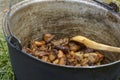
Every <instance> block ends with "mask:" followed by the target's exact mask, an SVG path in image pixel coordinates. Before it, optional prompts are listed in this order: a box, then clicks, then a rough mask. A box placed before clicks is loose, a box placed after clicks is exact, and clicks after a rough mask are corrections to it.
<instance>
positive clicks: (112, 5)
mask: <svg viewBox="0 0 120 80" xmlns="http://www.w3.org/2000/svg"><path fill="white" fill-rule="evenodd" d="M93 1H94V2H96V3H98V4H99V5H101V6H103V7H104V8H106V9H108V10H110V11H113V12H116V13H118V12H119V7H118V6H117V5H116V4H115V3H113V2H111V3H110V4H107V3H104V2H100V1H98V0H93Z"/></svg>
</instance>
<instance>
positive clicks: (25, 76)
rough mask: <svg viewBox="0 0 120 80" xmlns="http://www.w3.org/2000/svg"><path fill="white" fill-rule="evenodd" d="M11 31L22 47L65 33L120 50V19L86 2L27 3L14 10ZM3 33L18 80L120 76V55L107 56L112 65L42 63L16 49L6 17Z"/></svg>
mask: <svg viewBox="0 0 120 80" xmlns="http://www.w3.org/2000/svg"><path fill="white" fill-rule="evenodd" d="M10 16H11V18H10V23H11V30H12V32H13V34H14V35H15V36H16V37H17V38H18V39H19V40H20V41H21V44H22V46H25V44H26V42H28V41H29V40H31V39H35V38H38V37H39V36H40V37H41V36H42V34H43V33H49V32H63V33H65V34H66V35H59V36H60V37H65V36H67V35H70V36H74V35H78V34H80V35H84V36H86V37H89V38H90V39H93V40H95V41H98V42H101V43H104V44H109V45H112V46H118V47H120V37H119V35H120V17H119V16H118V14H117V13H114V12H112V11H110V10H108V9H106V8H104V7H102V6H100V5H97V4H96V3H94V2H91V1H85V0H24V1H22V2H20V3H18V4H16V5H14V6H13V7H12V12H11V15H10ZM3 31H4V33H5V37H6V40H7V43H8V47H9V54H10V60H11V64H12V67H13V70H14V74H15V76H16V78H17V80H73V79H74V80H116V79H117V78H118V76H119V75H120V60H119V59H120V55H119V54H117V53H116V54H113V53H109V54H104V55H105V56H106V57H107V58H109V60H110V61H109V62H110V63H106V64H103V65H100V66H90V67H72V66H59V65H54V64H50V63H46V62H43V61H41V60H39V59H37V58H35V57H33V56H31V55H29V54H27V53H25V52H23V51H22V50H19V49H17V48H16V47H15V46H14V45H13V44H12V43H11V40H10V38H9V36H10V35H9V31H8V28H7V14H6V15H5V17H4V19H3Z"/></svg>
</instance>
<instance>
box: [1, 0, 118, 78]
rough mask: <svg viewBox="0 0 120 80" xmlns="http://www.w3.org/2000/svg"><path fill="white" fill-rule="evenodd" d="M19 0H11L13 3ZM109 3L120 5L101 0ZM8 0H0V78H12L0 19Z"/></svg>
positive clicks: (114, 0)
mask: <svg viewBox="0 0 120 80" xmlns="http://www.w3.org/2000/svg"><path fill="white" fill-rule="evenodd" d="M18 1H21V0H13V2H14V3H16V2H18ZM101 1H106V2H107V3H109V2H110V1H113V2H116V3H117V4H118V5H119V6H120V0H101ZM8 4H9V0H0V80H14V75H13V72H12V68H11V64H10V60H9V54H8V50H7V49H8V48H7V44H6V41H5V38H4V35H3V32H2V19H3V15H4V13H5V12H6V10H7V9H8Z"/></svg>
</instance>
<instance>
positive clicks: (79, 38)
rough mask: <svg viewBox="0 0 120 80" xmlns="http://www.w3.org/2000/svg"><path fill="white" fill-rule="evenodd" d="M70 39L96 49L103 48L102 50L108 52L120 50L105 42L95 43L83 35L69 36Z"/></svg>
mask: <svg viewBox="0 0 120 80" xmlns="http://www.w3.org/2000/svg"><path fill="white" fill-rule="evenodd" d="M71 40H72V41H76V42H79V43H82V44H84V45H85V46H87V47H89V48H92V49H96V50H103V51H110V52H120V48H118V47H113V46H108V45H105V44H101V43H97V42H95V41H92V40H90V39H88V38H86V37H84V36H75V37H72V38H71Z"/></svg>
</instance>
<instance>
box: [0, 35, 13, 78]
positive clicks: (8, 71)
mask: <svg viewBox="0 0 120 80" xmlns="http://www.w3.org/2000/svg"><path fill="white" fill-rule="evenodd" d="M7 49H8V48H7V43H6V41H5V39H4V36H3V35H0V80H14V76H13V72H12V68H11V64H10V60H9V55H8V50H7Z"/></svg>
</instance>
